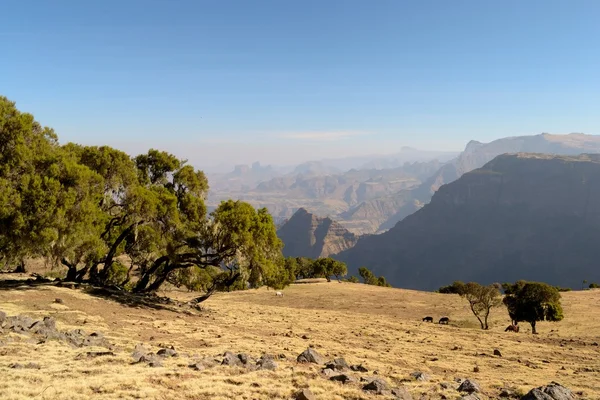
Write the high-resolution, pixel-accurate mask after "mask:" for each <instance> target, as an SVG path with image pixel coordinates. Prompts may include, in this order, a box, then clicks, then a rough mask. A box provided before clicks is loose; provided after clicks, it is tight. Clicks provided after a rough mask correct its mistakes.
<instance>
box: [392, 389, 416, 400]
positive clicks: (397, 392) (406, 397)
mask: <svg viewBox="0 0 600 400" xmlns="http://www.w3.org/2000/svg"><path fill="white" fill-rule="evenodd" d="M392 395H394V396H395V397H396V399H397V400H413V397H412V395H411V394H410V392H409V391H408V390H407V389H406V388H405V387H399V388H393V389H392Z"/></svg>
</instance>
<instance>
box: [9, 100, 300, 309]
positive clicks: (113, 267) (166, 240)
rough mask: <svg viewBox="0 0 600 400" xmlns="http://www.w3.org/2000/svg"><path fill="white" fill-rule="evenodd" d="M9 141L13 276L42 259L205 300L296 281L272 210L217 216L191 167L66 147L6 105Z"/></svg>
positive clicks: (159, 156) (221, 210) (112, 280)
mask: <svg viewBox="0 0 600 400" xmlns="http://www.w3.org/2000/svg"><path fill="white" fill-rule="evenodd" d="M0 139H1V140H0V260H2V261H3V262H4V264H5V266H10V265H17V266H20V269H21V270H22V269H23V266H24V260H25V259H26V258H28V257H43V258H45V259H47V260H49V261H50V262H52V263H53V264H55V265H59V264H62V265H64V266H65V267H66V268H67V274H66V277H65V279H68V280H73V281H82V280H85V279H87V280H89V281H91V282H93V283H95V284H98V285H117V286H120V287H127V288H129V289H131V290H133V291H136V292H152V291H155V290H157V289H158V288H159V287H160V286H161V285H162V284H164V282H167V281H169V282H172V283H174V284H178V285H181V284H183V285H186V286H187V285H189V287H194V288H201V289H202V290H204V291H205V292H206V295H205V297H206V296H209V295H210V294H212V293H213V292H214V291H215V290H224V289H226V288H230V287H232V286H234V285H238V286H240V285H241V286H247V287H258V286H261V285H265V284H267V285H271V286H281V285H282V284H287V283H289V282H290V276H289V270H288V269H286V264H285V260H284V259H283V256H282V254H281V249H282V243H281V241H280V240H279V239H278V238H277V235H276V228H275V224H274V223H273V220H272V218H271V216H270V214H269V213H268V211H267V210H266V209H265V208H261V209H258V210H257V209H255V208H254V207H252V206H251V205H250V204H248V203H245V202H242V201H233V200H228V201H224V202H222V203H221V204H220V205H219V206H218V207H217V208H216V209H215V210H214V211H213V212H211V213H208V212H207V209H206V206H205V199H206V194H207V193H208V181H207V179H206V176H205V175H204V173H203V172H202V171H199V170H196V169H195V168H194V167H192V166H191V165H189V164H187V162H186V161H185V160H181V159H178V158H177V157H176V156H174V155H172V154H169V153H167V152H164V151H160V150H156V149H150V150H149V151H148V152H147V153H145V154H140V155H138V156H136V157H133V158H132V157H130V156H129V155H127V154H126V153H124V152H122V151H119V150H116V149H113V148H111V147H108V146H81V145H78V144H74V143H68V144H65V145H64V146H61V145H59V143H58V137H57V136H56V134H55V133H54V131H53V130H52V129H50V128H43V127H42V126H41V125H40V124H39V123H38V122H36V121H35V119H34V118H33V116H32V115H31V114H27V113H22V112H20V111H19V110H18V109H17V108H16V106H15V103H14V102H11V101H9V100H8V99H7V98H5V97H0ZM123 257H124V259H126V260H127V264H129V265H128V266H127V267H125V265H124V264H123V263H122V262H121V261H120V260H121V259H122V258H123ZM201 271H202V272H201ZM134 277H135V279H133V278H134ZM134 281H135V282H134ZM200 300H202V298H199V301H200Z"/></svg>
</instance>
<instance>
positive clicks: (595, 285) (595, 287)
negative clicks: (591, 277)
mask: <svg viewBox="0 0 600 400" xmlns="http://www.w3.org/2000/svg"><path fill="white" fill-rule="evenodd" d="M589 288H590V289H598V288H600V285H599V284H597V283H594V282H592V283H590V286H589Z"/></svg>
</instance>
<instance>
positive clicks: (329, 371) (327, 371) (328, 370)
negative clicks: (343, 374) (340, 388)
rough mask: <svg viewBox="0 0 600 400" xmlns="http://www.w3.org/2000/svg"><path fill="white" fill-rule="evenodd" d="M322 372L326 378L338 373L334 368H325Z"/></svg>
mask: <svg viewBox="0 0 600 400" xmlns="http://www.w3.org/2000/svg"><path fill="white" fill-rule="evenodd" d="M321 373H322V374H323V375H325V377H326V378H331V377H332V376H334V375H335V374H336V373H335V371H334V370H332V369H331V368H324V369H323V370H322V371H321Z"/></svg>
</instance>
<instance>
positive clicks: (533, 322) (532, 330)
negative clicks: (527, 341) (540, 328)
mask: <svg viewBox="0 0 600 400" xmlns="http://www.w3.org/2000/svg"><path fill="white" fill-rule="evenodd" d="M529 323H530V324H531V333H533V334H534V335H537V331H536V330H535V321H530V322H529Z"/></svg>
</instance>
